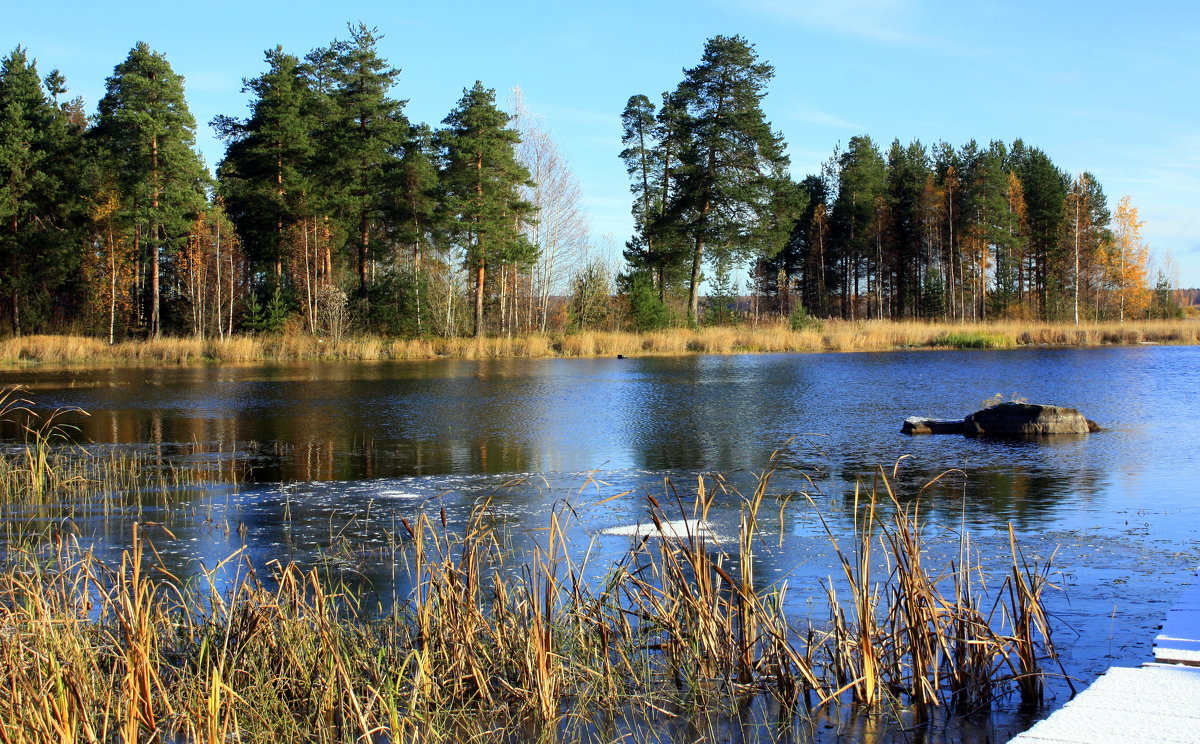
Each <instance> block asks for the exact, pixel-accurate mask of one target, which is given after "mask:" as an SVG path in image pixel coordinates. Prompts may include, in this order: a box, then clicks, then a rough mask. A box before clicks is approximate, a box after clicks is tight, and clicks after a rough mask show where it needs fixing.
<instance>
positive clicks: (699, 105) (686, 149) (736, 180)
mask: <svg viewBox="0 0 1200 744" xmlns="http://www.w3.org/2000/svg"><path fill="white" fill-rule="evenodd" d="M773 75H774V70H773V68H772V67H771V66H770V65H769V64H767V63H765V62H760V61H758V58H757V56H756V55H755V52H754V47H753V45H751V44H750V43H749V42H747V41H746V40H745V39H743V38H742V37H740V36H733V37H729V36H715V37H713V38H712V39H710V40H709V41H708V43H707V44H705V47H704V55H703V57H702V58H701V61H700V64H699V65H697V66H696V67H693V68H692V69H690V70H687V71H685V73H684V80H683V82H681V83H680V84H679V87H678V89H677V90H676V91H675V93H674V94H673V96H672V97H671V98H669V99H668V102H667V105H664V109H667V110H668V112H669V115H677V116H678V117H679V119H678V123H677V125H676V126H673V127H672V131H671V134H670V135H669V136H668V138H667V140H668V142H677V143H678V144H675V145H674V147H676V148H677V151H678V153H679V167H678V168H677V169H676V170H675V171H674V172H673V173H672V175H671V182H672V184H673V186H672V188H673V193H672V194H670V195H669V201H668V203H667V207H666V209H665V210H664V221H666V222H667V223H668V225H669V226H670V227H671V228H672V229H673V231H674V232H676V233H677V234H678V235H680V236H684V237H686V238H687V239H688V242H689V244H690V247H691V274H690V277H689V283H688V319H689V321H691V322H693V323H694V322H696V320H697V317H698V312H699V300H700V294H699V290H700V269H701V264H702V263H703V261H704V260H705V259H708V258H714V259H719V258H722V257H725V256H730V257H737V258H745V257H749V256H753V255H755V254H764V253H766V254H773V253H775V252H776V251H777V250H778V249H779V248H780V247H781V246H782V243H783V241H784V240H785V239H786V237H787V230H786V228H784V226H783V223H782V221H780V220H778V219H776V218H777V217H778V215H779V212H780V211H781V210H779V209H778V208H779V195H780V193H781V192H783V191H785V190H786V189H787V188H788V186H789V184H790V180H789V179H788V177H787V167H788V158H787V155H785V154H784V142H783V137H782V136H781V135H780V134H778V133H777V132H774V131H772V130H771V125H770V123H769V122H768V121H767V120H766V116H765V115H764V114H763V111H762V105H761V104H762V98H763V96H764V95H766V92H765V91H766V86H767V83H768V82H770V80H771V77H772V76H773ZM788 226H790V225H788Z"/></svg>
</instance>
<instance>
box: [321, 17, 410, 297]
mask: <svg viewBox="0 0 1200 744" xmlns="http://www.w3.org/2000/svg"><path fill="white" fill-rule="evenodd" d="M381 38H383V37H382V36H380V35H379V32H378V30H377V29H369V28H367V27H366V26H365V25H363V24H359V25H357V26H352V27H351V28H350V39H349V40H348V41H339V42H335V43H334V45H333V47H332V48H331V49H332V53H333V59H332V63H331V67H330V69H329V76H330V78H331V80H332V82H333V88H332V91H331V93H330V96H329V104H330V112H329V119H328V121H327V123H326V126H325V129H324V130H323V131H322V135H321V136H322V141H323V142H324V143H325V145H326V150H325V151H324V152H323V153H322V154H321V155H320V157H321V159H322V161H323V164H322V165H323V167H324V168H325V169H326V170H328V171H329V173H330V176H329V177H330V178H331V179H332V180H334V181H336V182H338V184H339V186H341V187H342V188H343V189H344V191H342V192H341V193H340V196H341V199H340V204H339V207H340V210H339V211H340V212H341V214H343V215H344V217H345V223H346V229H347V232H348V233H349V234H350V235H351V236H352V238H351V245H352V247H353V251H352V253H353V256H354V268H355V273H356V275H357V277H358V296H359V298H360V299H365V298H366V297H367V284H368V267H369V262H370V261H371V260H372V258H374V256H373V254H372V251H371V248H372V241H371V233H372V226H373V224H374V223H376V222H379V221H381V220H386V218H387V216H388V211H389V206H390V205H389V203H388V200H387V196H386V194H387V185H388V180H389V178H390V172H391V170H392V169H393V168H394V167H395V164H396V161H397V159H398V158H399V156H400V155H401V149H402V147H403V145H404V143H405V140H406V139H407V137H408V120H407V119H405V117H404V114H403V110H404V105H405V103H406V101H400V100H396V99H395V98H392V97H391V90H392V87H393V86H394V85H395V83H396V79H397V78H398V77H399V75H400V71H399V70H397V69H395V68H393V67H391V66H389V65H388V63H387V61H386V60H384V59H383V58H381V57H380V56H379V54H378V52H377V51H376V46H377V44H378V43H379V40H380V39H381Z"/></svg>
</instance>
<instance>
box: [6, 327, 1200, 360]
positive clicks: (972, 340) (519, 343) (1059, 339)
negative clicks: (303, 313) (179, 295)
mask: <svg viewBox="0 0 1200 744" xmlns="http://www.w3.org/2000/svg"><path fill="white" fill-rule="evenodd" d="M1147 343H1152V344H1173V345H1191V344H1200V321H1195V320H1157V321H1138V322H1127V323H1117V322H1102V323H1081V324H1080V325H1078V326H1076V325H1074V324H1072V323H1033V322H1016V321H999V322H994V323H921V322H912V321H907V322H902V321H887V320H870V321H841V320H831V321H821V322H812V323H811V324H810V325H809V326H808V327H806V328H804V329H802V330H792V329H791V328H789V327H787V326H785V325H778V324H776V325H759V326H757V327H755V326H750V325H742V326H713V327H706V328H700V329H697V330H691V329H686V328H673V329H666V330H661V331H648V332H644V333H635V332H625V331H584V332H580V333H544V334H541V333H539V334H530V335H522V336H512V337H504V336H501V337H483V338H416V339H408V338H393V337H382V336H353V337H346V338H343V339H341V340H337V341H335V340H331V339H323V338H319V337H316V336H309V335H302V334H297V335H279V334H276V335H235V336H233V337H230V338H226V339H199V338H193V337H184V338H177V337H163V338H159V339H152V340H144V341H122V342H120V343H117V344H115V345H112V346H109V345H108V344H107V343H105V342H104V341H103V340H101V339H97V338H92V337H88V336H72V335H41V336H22V337H11V338H7V339H3V340H0V368H3V369H21V368H30V367H58V366H63V367H72V368H75V367H104V366H155V365H194V364H247V363H281V362H283V363H286V362H304V361H387V360H420V359H442V358H451V359H497V358H564V357H606V356H617V355H624V356H628V357H635V356H665V355H678V354H743V353H748V354H753V353H779V352H845V351H892V350H902V349H910V350H915V349H953V348H958V349H963V348H979V349H1012V348H1021V347H1027V346H1064V347H1072V346H1074V347H1090V346H1113V345H1137V344H1147Z"/></svg>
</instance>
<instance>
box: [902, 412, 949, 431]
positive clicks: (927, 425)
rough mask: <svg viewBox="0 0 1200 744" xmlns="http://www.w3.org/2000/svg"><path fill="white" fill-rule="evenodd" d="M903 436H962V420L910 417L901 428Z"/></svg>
mask: <svg viewBox="0 0 1200 744" xmlns="http://www.w3.org/2000/svg"><path fill="white" fill-rule="evenodd" d="M900 433H901V434H912V435H917V434H962V433H963V422H962V419H930V418H921V417H920V416H909V417H908V418H906V419H904V426H902V427H900Z"/></svg>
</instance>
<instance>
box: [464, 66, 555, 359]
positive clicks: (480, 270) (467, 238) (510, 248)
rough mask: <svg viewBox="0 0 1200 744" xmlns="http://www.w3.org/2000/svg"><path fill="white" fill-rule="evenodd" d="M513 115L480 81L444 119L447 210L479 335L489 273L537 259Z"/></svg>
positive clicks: (528, 181) (525, 172)
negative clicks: (470, 286)
mask: <svg viewBox="0 0 1200 744" xmlns="http://www.w3.org/2000/svg"><path fill="white" fill-rule="evenodd" d="M510 120H511V117H510V116H509V115H508V114H506V113H504V112H503V111H501V110H500V109H498V108H496V93H495V91H494V90H491V89H488V88H484V87H483V83H481V82H478V81H476V83H475V86H474V87H472V88H471V89H469V90H464V91H463V96H462V98H461V99H460V100H459V102H458V105H457V106H456V107H455V109H454V110H453V111H451V112H450V115H449V116H447V117H446V119H445V120H444V121H443V122H442V123H443V124H445V125H446V129H445V130H443V131H442V132H441V133H440V143H441V146H442V148H443V150H444V155H443V157H444V159H445V163H446V165H445V169H444V170H443V172H442V183H443V190H444V192H445V194H446V199H445V202H444V204H443V215H444V218H445V219H446V221H447V222H446V224H447V230H448V231H449V233H450V235H451V236H452V238H453V240H454V241H455V242H456V243H457V244H458V245H459V246H460V247H461V249H462V251H463V255H464V261H465V264H466V266H467V267H468V270H470V271H471V272H472V274H473V277H472V278H473V280H474V283H475V287H474V289H475V312H474V315H475V335H477V336H479V335H482V334H483V332H484V298H485V292H486V286H487V285H486V282H487V278H488V272H489V271H490V270H492V269H493V268H499V267H500V266H503V265H505V264H521V263H528V262H529V261H532V260H533V259H534V258H535V256H536V252H535V248H534V246H532V245H530V244H529V241H528V240H527V239H526V236H525V235H524V233H523V232H522V227H523V225H524V224H525V223H526V222H527V221H528V220H530V219H532V217H533V214H532V213H533V207H532V205H530V204H529V203H528V202H526V201H524V200H523V199H521V197H520V187H521V186H522V185H523V184H528V183H530V176H529V171H528V170H526V169H525V168H524V166H522V165H521V164H520V163H518V162H517V159H516V152H515V148H516V146H517V144H518V143H519V142H520V135H519V134H518V133H517V132H516V131H514V130H513V129H511V128H510V127H509V122H510Z"/></svg>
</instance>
